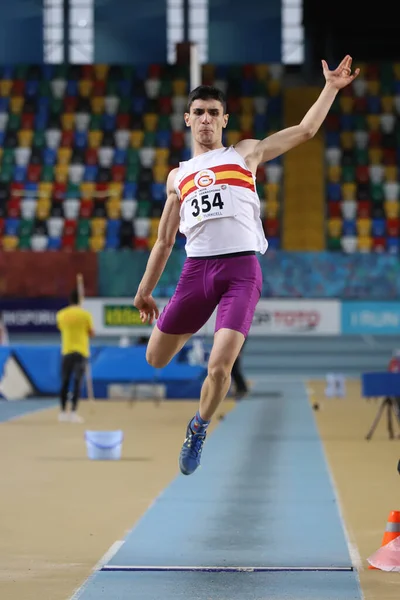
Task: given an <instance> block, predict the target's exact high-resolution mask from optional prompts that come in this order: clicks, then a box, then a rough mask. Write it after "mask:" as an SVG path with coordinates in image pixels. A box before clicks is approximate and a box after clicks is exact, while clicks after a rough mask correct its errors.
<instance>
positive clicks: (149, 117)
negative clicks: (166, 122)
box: [143, 113, 158, 131]
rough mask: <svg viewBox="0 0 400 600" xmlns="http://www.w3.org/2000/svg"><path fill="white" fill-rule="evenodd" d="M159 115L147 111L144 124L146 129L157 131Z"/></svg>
mask: <svg viewBox="0 0 400 600" xmlns="http://www.w3.org/2000/svg"><path fill="white" fill-rule="evenodd" d="M157 123H158V115H157V114H156V113H145V114H144V115H143V125H144V128H145V131H156V129H157Z"/></svg>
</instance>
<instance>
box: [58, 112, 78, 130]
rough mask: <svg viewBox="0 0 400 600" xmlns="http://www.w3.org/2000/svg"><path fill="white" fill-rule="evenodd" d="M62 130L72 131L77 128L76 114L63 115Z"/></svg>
mask: <svg viewBox="0 0 400 600" xmlns="http://www.w3.org/2000/svg"><path fill="white" fill-rule="evenodd" d="M61 124H62V128H63V129H65V130H66V131H71V129H73V128H74V127H75V113H69V112H68V113H63V114H62V115H61Z"/></svg>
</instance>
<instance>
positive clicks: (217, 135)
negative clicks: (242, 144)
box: [185, 100, 228, 146]
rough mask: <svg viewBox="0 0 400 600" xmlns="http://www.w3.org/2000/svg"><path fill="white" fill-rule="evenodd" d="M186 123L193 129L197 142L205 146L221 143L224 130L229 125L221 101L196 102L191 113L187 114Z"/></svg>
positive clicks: (192, 105)
mask: <svg viewBox="0 0 400 600" xmlns="http://www.w3.org/2000/svg"><path fill="white" fill-rule="evenodd" d="M185 123H186V125H187V126H188V127H191V129H192V135H193V137H194V139H195V141H196V142H197V143H199V144H201V145H204V146H213V145H215V144H219V143H221V140H222V130H223V129H224V127H226V125H227V123H228V115H227V114H224V107H223V106H222V104H221V102H219V100H194V101H193V102H192V104H191V106H190V113H185Z"/></svg>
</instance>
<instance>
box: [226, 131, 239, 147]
mask: <svg viewBox="0 0 400 600" xmlns="http://www.w3.org/2000/svg"><path fill="white" fill-rule="evenodd" d="M241 139H242V134H241V132H240V131H237V130H236V129H230V130H228V131H227V132H226V143H227V144H228V146H234V145H235V144H237V143H238V142H240V140H241Z"/></svg>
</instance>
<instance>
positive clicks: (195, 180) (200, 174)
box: [178, 164, 255, 203]
mask: <svg viewBox="0 0 400 600" xmlns="http://www.w3.org/2000/svg"><path fill="white" fill-rule="evenodd" d="M222 184H228V185H236V186H238V187H244V188H247V189H249V190H251V191H252V192H255V187H254V179H253V175H252V173H251V171H248V170H247V169H243V167H240V166H239V165H236V164H231V165H219V166H218V167H211V168H210V169H201V171H197V172H196V173H192V174H191V175H188V176H187V177H185V178H184V179H182V181H181V182H180V184H179V185H178V188H179V191H180V194H181V203H182V202H183V201H184V200H185V198H186V196H188V195H190V194H192V193H193V192H194V191H195V190H196V189H199V188H206V187H209V186H211V185H222Z"/></svg>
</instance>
